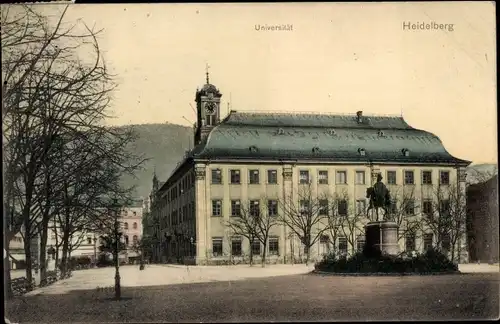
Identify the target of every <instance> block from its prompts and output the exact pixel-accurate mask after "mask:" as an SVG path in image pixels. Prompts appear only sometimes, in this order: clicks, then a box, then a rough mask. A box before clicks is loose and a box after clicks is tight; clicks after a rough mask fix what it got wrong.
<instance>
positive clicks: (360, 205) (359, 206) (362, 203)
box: [356, 199, 366, 215]
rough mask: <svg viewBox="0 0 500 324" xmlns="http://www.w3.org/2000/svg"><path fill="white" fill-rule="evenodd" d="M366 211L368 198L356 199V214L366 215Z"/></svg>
mask: <svg viewBox="0 0 500 324" xmlns="http://www.w3.org/2000/svg"><path fill="white" fill-rule="evenodd" d="M365 212H366V200H364V199H359V200H356V214H357V215H364V214H365Z"/></svg>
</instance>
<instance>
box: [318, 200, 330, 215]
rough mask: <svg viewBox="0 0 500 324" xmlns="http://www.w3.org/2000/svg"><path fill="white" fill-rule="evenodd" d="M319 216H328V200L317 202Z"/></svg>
mask: <svg viewBox="0 0 500 324" xmlns="http://www.w3.org/2000/svg"><path fill="white" fill-rule="evenodd" d="M318 214H319V215H328V199H320V200H319V210H318Z"/></svg>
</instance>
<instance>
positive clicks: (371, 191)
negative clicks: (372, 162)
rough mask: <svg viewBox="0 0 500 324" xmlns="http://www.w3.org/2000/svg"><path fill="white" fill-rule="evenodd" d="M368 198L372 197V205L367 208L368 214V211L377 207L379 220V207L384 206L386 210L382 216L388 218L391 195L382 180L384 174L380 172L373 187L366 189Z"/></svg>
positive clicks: (384, 218)
mask: <svg viewBox="0 0 500 324" xmlns="http://www.w3.org/2000/svg"><path fill="white" fill-rule="evenodd" d="M366 198H370V205H369V207H368V209H367V210H366V214H367V216H368V212H369V211H370V210H372V209H373V208H375V210H376V213H377V221H378V220H379V214H378V209H379V208H382V209H383V210H384V215H383V216H382V218H383V220H387V217H388V212H387V210H388V209H389V207H390V205H391V195H390V193H389V190H388V189H387V187H386V186H385V184H384V183H383V182H382V175H381V174H380V173H379V174H378V175H377V183H375V184H374V185H373V187H372V188H368V189H366Z"/></svg>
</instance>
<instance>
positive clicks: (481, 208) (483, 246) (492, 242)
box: [467, 175, 499, 262]
mask: <svg viewBox="0 0 500 324" xmlns="http://www.w3.org/2000/svg"><path fill="white" fill-rule="evenodd" d="M467 217H468V224H469V228H468V240H469V249H470V250H469V253H470V261H471V262H476V261H477V262H498V260H499V234H498V230H499V222H498V175H496V176H494V177H493V178H491V179H490V180H488V181H486V182H482V183H477V184H472V185H470V186H469V187H468V188H467Z"/></svg>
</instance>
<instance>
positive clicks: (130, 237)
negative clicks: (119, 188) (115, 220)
mask: <svg viewBox="0 0 500 324" xmlns="http://www.w3.org/2000/svg"><path fill="white" fill-rule="evenodd" d="M142 217H143V201H142V200H135V201H134V202H133V203H132V204H130V205H129V206H126V207H124V208H122V212H121V215H120V222H121V225H122V232H123V240H124V242H125V244H126V246H127V256H128V257H129V258H131V257H137V256H139V255H140V253H139V251H138V250H136V247H137V245H138V243H139V241H140V240H141V238H142V234H143V228H142Z"/></svg>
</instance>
